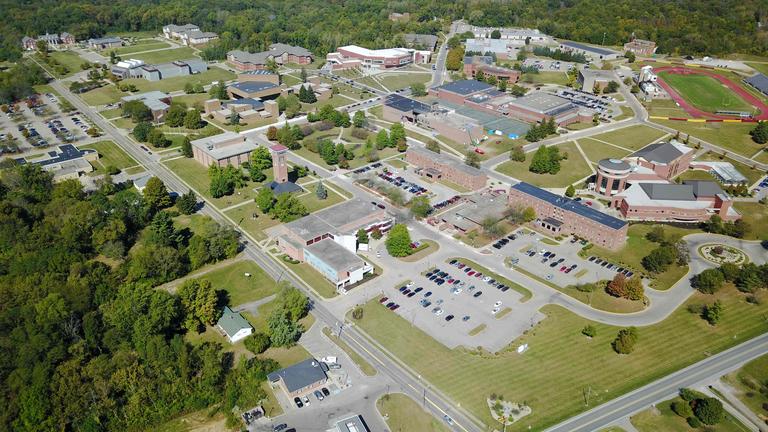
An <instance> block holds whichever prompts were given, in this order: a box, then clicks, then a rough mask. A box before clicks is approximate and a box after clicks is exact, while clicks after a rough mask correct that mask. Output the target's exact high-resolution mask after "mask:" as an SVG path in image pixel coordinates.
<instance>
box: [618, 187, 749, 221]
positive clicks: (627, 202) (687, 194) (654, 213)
mask: <svg viewBox="0 0 768 432" xmlns="http://www.w3.org/2000/svg"><path fill="white" fill-rule="evenodd" d="M732 205H733V201H732V200H731V198H730V197H729V196H728V195H727V194H726V193H725V192H724V191H723V190H722V189H721V188H720V186H719V185H718V184H717V183H715V182H713V181H704V180H687V181H684V182H683V183H682V184H677V183H635V184H632V185H631V186H630V187H629V188H627V190H625V191H623V192H621V193H619V194H617V195H615V196H614V197H613V198H612V203H611V206H612V207H614V208H617V209H618V210H619V211H620V212H621V214H622V216H624V218H626V219H630V220H643V221H659V222H690V223H697V222H704V221H707V220H709V218H711V217H712V216H713V215H718V216H720V217H721V218H722V219H723V220H725V221H734V220H736V219H739V218H741V215H740V214H739V213H738V212H737V211H736V210H735V209H734V208H733V207H732Z"/></svg>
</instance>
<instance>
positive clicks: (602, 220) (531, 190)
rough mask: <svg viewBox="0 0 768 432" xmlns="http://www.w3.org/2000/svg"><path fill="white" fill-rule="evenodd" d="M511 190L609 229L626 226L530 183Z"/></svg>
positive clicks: (613, 218)
mask: <svg viewBox="0 0 768 432" xmlns="http://www.w3.org/2000/svg"><path fill="white" fill-rule="evenodd" d="M512 189H516V190H519V191H520V192H524V193H526V194H528V195H531V196H533V197H535V198H538V199H540V200H543V201H546V202H548V203H549V204H552V205H554V206H556V207H558V208H561V209H563V210H566V211H569V212H571V213H575V214H577V215H579V216H582V217H585V218H587V219H590V220H592V221H594V222H597V223H599V224H601V225H605V226H607V227H608V228H611V229H621V228H623V227H624V226H625V225H626V224H627V223H626V222H625V221H623V220H621V219H618V218H615V217H613V216H610V215H607V214H605V213H603V212H601V211H598V210H595V209H593V208H592V207H588V206H586V205H584V204H580V203H578V202H576V201H574V200H572V199H570V198H566V197H563V196H560V195H556V194H553V193H552V192H549V191H546V190H544V189H541V188H538V187H536V186H534V185H532V184H530V183H526V182H520V183H518V184H516V185H514V186H512Z"/></svg>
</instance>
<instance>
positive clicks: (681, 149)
mask: <svg viewBox="0 0 768 432" xmlns="http://www.w3.org/2000/svg"><path fill="white" fill-rule="evenodd" d="M691 151H693V149H692V148H690V147H686V146H685V145H684V144H680V143H677V142H659V143H655V144H649V145H647V146H645V147H643V148H641V149H640V150H638V151H636V152H634V153H632V154H631V155H629V156H628V157H631V158H642V159H645V160H647V161H648V162H654V163H659V164H668V163H670V162H672V161H673V160H675V159H677V158H679V157H680V156H682V155H684V154H686V153H688V152H691Z"/></svg>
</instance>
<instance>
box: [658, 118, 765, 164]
mask: <svg viewBox="0 0 768 432" xmlns="http://www.w3.org/2000/svg"><path fill="white" fill-rule="evenodd" d="M653 122H654V123H658V124H660V125H664V126H667V127H670V128H672V129H675V130H679V131H680V132H683V133H686V134H691V136H693V137H695V138H700V139H703V140H704V141H707V142H709V143H711V144H714V145H716V146H720V147H722V148H724V149H725V150H728V151H730V152H733V153H737V154H740V155H742V156H746V157H752V155H754V154H755V153H757V152H758V151H759V150H760V149H761V148H762V146H761V145H760V144H757V143H756V142H754V141H752V137H751V136H749V131H751V130H752V129H753V128H754V127H755V126H754V125H753V124H750V123H698V122H682V121H674V120H653Z"/></svg>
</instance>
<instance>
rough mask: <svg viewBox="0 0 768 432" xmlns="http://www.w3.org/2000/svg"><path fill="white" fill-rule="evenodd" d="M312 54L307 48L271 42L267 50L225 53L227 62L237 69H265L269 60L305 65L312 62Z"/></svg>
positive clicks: (280, 63)
mask: <svg viewBox="0 0 768 432" xmlns="http://www.w3.org/2000/svg"><path fill="white" fill-rule="evenodd" d="M313 57H314V56H313V55H312V53H311V52H309V50H308V49H306V48H302V47H298V46H292V45H287V44H282V43H273V44H272V45H270V46H269V50H267V51H261V52H257V53H249V52H246V51H240V50H232V51H230V52H228V53H227V62H229V64H230V65H232V67H234V68H235V69H237V70H239V71H251V70H263V69H267V65H268V64H269V61H270V60H274V62H275V63H277V64H279V65H282V64H286V63H296V64H300V65H307V64H310V63H312V59H313Z"/></svg>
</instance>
